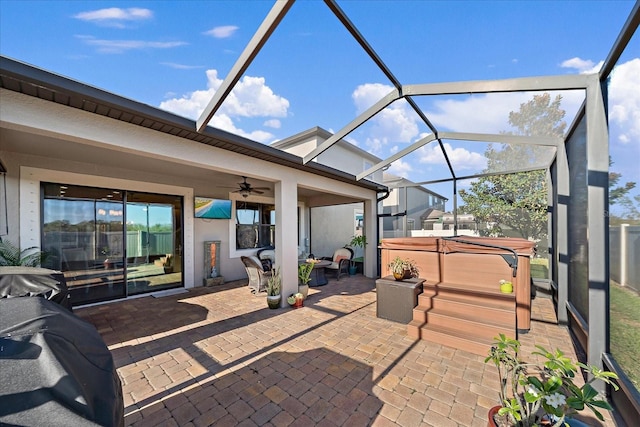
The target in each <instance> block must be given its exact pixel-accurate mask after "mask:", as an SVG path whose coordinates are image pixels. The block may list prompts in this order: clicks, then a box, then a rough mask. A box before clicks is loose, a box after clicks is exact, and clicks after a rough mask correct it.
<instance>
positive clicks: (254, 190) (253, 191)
mask: <svg viewBox="0 0 640 427" xmlns="http://www.w3.org/2000/svg"><path fill="white" fill-rule="evenodd" d="M250 191H251V192H252V193H256V194H264V191H258V190H256V189H255V188H252V189H251V190H250Z"/></svg>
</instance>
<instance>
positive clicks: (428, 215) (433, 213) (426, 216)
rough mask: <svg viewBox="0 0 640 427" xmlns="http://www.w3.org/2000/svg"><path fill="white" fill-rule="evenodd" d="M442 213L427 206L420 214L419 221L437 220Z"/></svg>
mask: <svg viewBox="0 0 640 427" xmlns="http://www.w3.org/2000/svg"><path fill="white" fill-rule="evenodd" d="M442 215H444V212H443V211H441V210H439V209H434V208H429V209H427V210H426V211H424V212H423V213H422V215H420V220H421V221H427V220H437V219H440V218H441V217H442Z"/></svg>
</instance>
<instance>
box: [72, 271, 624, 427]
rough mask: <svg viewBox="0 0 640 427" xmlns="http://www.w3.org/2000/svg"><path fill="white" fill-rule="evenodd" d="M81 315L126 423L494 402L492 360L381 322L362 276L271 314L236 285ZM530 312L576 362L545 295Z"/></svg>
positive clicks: (454, 411)
mask: <svg viewBox="0 0 640 427" xmlns="http://www.w3.org/2000/svg"><path fill="white" fill-rule="evenodd" d="M75 313H76V314H77V315H79V316H80V317H82V318H84V319H86V320H88V321H90V322H91V323H93V324H94V325H95V326H96V327H97V329H98V331H99V332H100V334H101V335H102V337H103V338H104V340H105V342H106V343H107V345H108V346H109V349H110V350H111V352H112V354H113V357H114V359H115V362H116V366H117V367H118V373H119V375H120V378H121V380H122V386H123V394H124V399H125V414H126V416H125V424H126V425H133V426H155V425H165V426H171V425H174V426H208V425H216V426H232V425H233V426H235V425H240V426H310V425H318V426H336V425H338V426H343V425H346V426H366V425H374V426H386V425H390V426H398V425H399V426H438V427H446V426H478V427H480V426H482V427H484V426H486V424H487V418H486V417H487V412H488V409H489V408H490V407H491V406H494V405H495V404H496V403H497V391H496V390H497V384H498V380H497V375H496V373H495V367H494V366H491V365H485V363H484V358H483V357H481V356H477V355H474V354H470V353H467V352H463V351H459V350H455V349H452V348H448V347H443V346H440V345H437V344H433V343H429V342H426V341H414V340H413V339H411V338H408V337H407V334H406V326H405V325H402V324H399V323H395V322H391V321H388V320H383V319H378V318H377V317H376V293H375V281H374V280H373V279H367V278H365V277H363V276H361V275H358V276H354V277H349V278H342V279H341V280H340V281H339V282H338V281H335V280H330V281H329V284H328V285H326V286H323V287H318V288H311V290H310V292H309V298H308V299H307V300H306V301H305V306H304V307H303V308H300V309H292V308H282V309H278V310H270V309H268V308H267V303H266V297H265V296H264V295H260V296H253V295H251V294H250V293H249V290H248V288H247V286H246V281H244V282H242V281H239V282H233V283H228V284H225V285H222V286H218V287H208V288H196V289H193V290H190V291H188V292H184V293H180V294H174V295H169V296H164V297H162V298H154V297H152V296H147V297H144V298H138V299H131V300H128V301H122V302H116V303H111V304H104V305H100V306H93V307H87V308H80V309H76V310H75ZM533 318H534V321H533V322H532V329H531V331H530V332H529V333H528V334H525V335H523V336H522V337H521V341H522V343H523V348H525V351H526V350H527V349H530V348H533V346H534V344H541V345H543V346H546V347H548V348H556V347H558V348H561V349H562V350H563V351H565V352H566V353H568V354H569V355H571V356H572V357H575V353H574V351H573V348H572V346H571V340H570V338H569V334H568V332H567V330H566V328H564V327H559V326H557V325H556V324H555V316H554V311H553V305H552V302H551V300H550V299H547V298H536V299H535V300H534V313H533ZM607 415H608V414H607ZM586 420H587V421H588V422H589V424H590V425H595V426H599V425H606V426H614V425H615V424H614V423H613V421H611V419H610V417H608V418H607V422H606V423H605V424H601V423H599V422H598V421H597V420H596V419H595V418H594V417H590V418H588V419H586Z"/></svg>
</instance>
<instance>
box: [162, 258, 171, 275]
mask: <svg viewBox="0 0 640 427" xmlns="http://www.w3.org/2000/svg"><path fill="white" fill-rule="evenodd" d="M162 268H164V273H165V274H167V273H172V272H173V255H172V254H167V256H165V257H163V258H162Z"/></svg>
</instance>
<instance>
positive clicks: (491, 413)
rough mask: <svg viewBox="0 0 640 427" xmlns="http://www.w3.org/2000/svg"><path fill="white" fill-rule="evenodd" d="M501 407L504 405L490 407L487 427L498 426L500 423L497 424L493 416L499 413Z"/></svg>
mask: <svg viewBox="0 0 640 427" xmlns="http://www.w3.org/2000/svg"><path fill="white" fill-rule="evenodd" d="M500 408H502V406H494V407H493V408H491V409H489V414H488V415H487V418H488V421H487V427H498V424H496V421H495V420H494V418H493V417H495V416H496V415H498V411H499V410H500Z"/></svg>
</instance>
